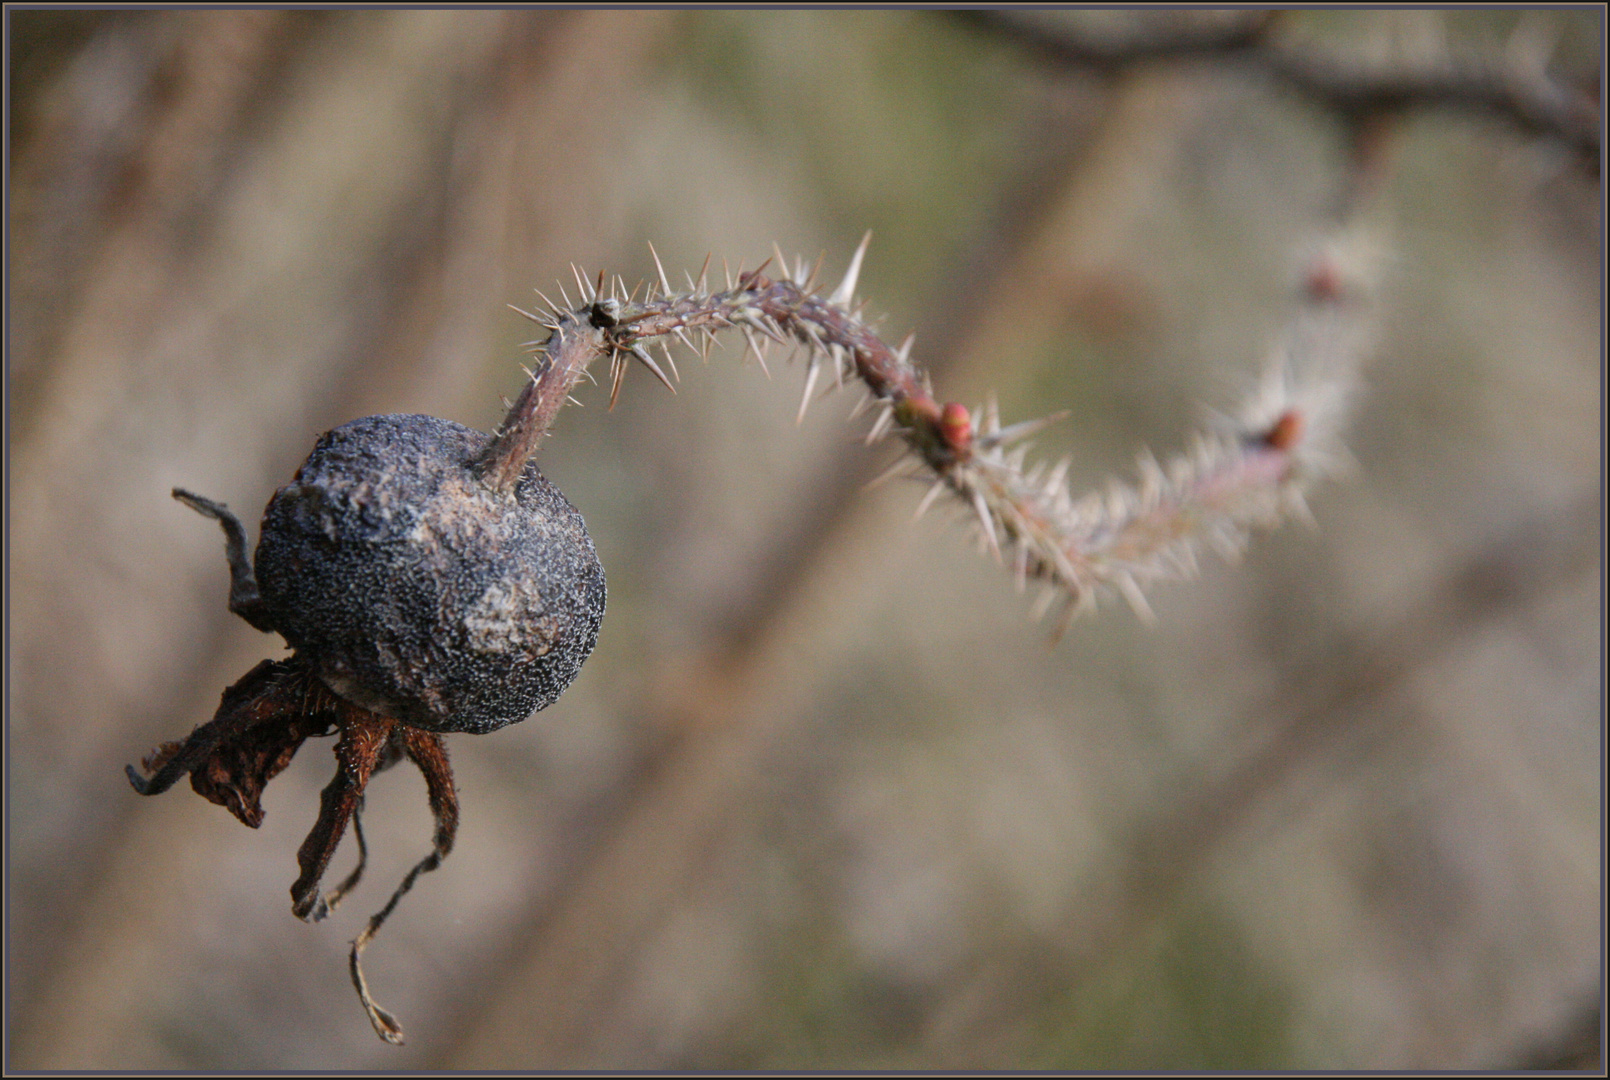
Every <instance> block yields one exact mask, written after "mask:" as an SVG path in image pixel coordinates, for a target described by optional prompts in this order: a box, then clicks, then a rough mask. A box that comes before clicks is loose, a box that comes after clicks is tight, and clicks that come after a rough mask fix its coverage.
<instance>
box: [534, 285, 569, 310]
mask: <svg viewBox="0 0 1610 1080" xmlns="http://www.w3.org/2000/svg"><path fill="white" fill-rule="evenodd" d="M531 291H532V292H534V293H536V294H537V295H538V296H540V297H542V302H543V303H544V304H547V305H548V310H549V311H552V312H553V313H554V314H556V315H558V314H561V313H562V312H563V311H564V310H565V309H564V308H562V307H560V306H559V305H558V304H556V303H554V302H553V301H552V300H549V299H548V294H547V293H545V292H543V291H542V290H541V289H532V290H531Z"/></svg>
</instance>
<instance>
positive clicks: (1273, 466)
mask: <svg viewBox="0 0 1610 1080" xmlns="http://www.w3.org/2000/svg"><path fill="white" fill-rule="evenodd" d="M868 238H869V237H868ZM868 238H863V240H862V242H861V245H860V246H859V247H858V248H857V249H856V252H855V255H854V256H853V257H852V259H851V261H850V267H849V270H848V272H846V274H845V275H844V278H843V279H842V280H841V281H840V283H839V284H838V285H837V286H836V287H835V288H834V289H833V290H832V291H831V293H829V294H828V295H826V296H825V297H824V296H822V295H819V293H818V290H817V289H816V288H815V287H814V282H815V277H816V272H817V269H819V267H820V263H818V266H817V268H813V269H811V270H810V271H809V273H808V274H807V272H806V269H805V266H804V264H803V263H799V264H798V265H797V266H796V267H795V268H794V270H793V271H792V272H790V271H789V269H788V264H787V262H786V260H784V259H783V257H782V255H781V253H778V255H777V257H776V262H777V263H778V265H779V270H778V272H779V274H780V276H779V277H776V278H772V277H768V276H767V275H766V273H765V268H766V266H767V265H770V263H771V260H767V263H765V264H762V266H761V267H760V268H759V269H756V270H750V271H742V270H740V271H739V272H738V274H737V276H736V279H735V280H734V279H733V278H731V277H730V276H729V278H728V287H727V289H726V290H724V291H722V292H716V293H711V292H708V291H707V289H706V280H707V279H706V271H707V269H708V265H709V262H708V260H706V264H705V266H706V268H705V269H704V270H701V271H700V274H699V279H698V281H697V282H695V281H694V279H693V278H692V277H691V276H689V277H688V288H687V290H686V291H676V290H673V289H672V288H671V286H670V282H669V279H668V278H667V277H666V274H665V271H664V267H663V266H662V265H661V263H660V260H659V255H658V253H657V252H655V253H653V256H654V263H655V267H656V271H657V280H656V281H655V282H654V283H651V284H650V285H649V286H648V288H647V290H646V292H645V296H644V299H643V300H641V301H634V300H632V299H631V298H630V297H624V298H623V297H621V296H619V295H610V296H608V297H605V296H602V295H601V290H602V288H603V284H602V282H603V278H602V277H600V278H599V284H598V286H597V287H596V288H594V289H591V290H589V289H588V288H587V287H584V288H583V293H584V296H586V298H587V300H588V304H587V306H585V307H580V308H577V309H575V310H572V311H562V310H559V309H557V308H554V307H553V306H552V305H551V304H550V310H549V311H548V312H547V313H546V314H544V315H540V316H537V315H532V316H529V317H530V318H532V319H534V320H536V321H537V322H539V323H542V324H543V325H544V326H547V327H549V328H550V330H551V334H550V336H549V337H548V339H547V340H546V341H544V342H542V343H541V344H540V345H536V346H535V351H536V352H537V353H538V354H539V355H540V356H541V362H540V363H539V364H538V365H537V374H536V376H535V377H534V378H533V380H532V382H531V383H529V384H528V385H527V386H526V388H525V392H524V393H523V394H522V396H521V399H520V400H519V401H518V402H516V403H515V405H514V406H513V408H511V409H510V411H509V415H508V417H507V418H506V420H505V422H504V424H503V427H502V428H501V429H500V432H499V435H498V438H497V440H496V441H495V442H494V443H493V445H492V446H491V447H489V448H488V450H487V453H486V455H485V456H484V457H483V459H482V462H481V469H482V475H483V476H484V477H486V478H487V479H488V480H489V481H490V482H493V483H494V484H497V483H500V482H504V479H500V478H505V479H506V478H507V477H509V476H511V475H515V474H517V472H518V469H519V467H520V464H521V463H523V461H524V456H523V455H527V454H529V453H530V451H531V449H533V448H534V447H535V445H536V443H537V441H538V440H539V439H540V438H541V437H542V435H543V434H544V433H545V432H546V431H547V428H548V425H549V424H551V422H552V420H553V418H554V416H555V415H556V414H557V411H558V408H559V406H560V405H561V404H562V403H563V401H564V400H565V397H566V396H567V395H568V394H569V391H570V389H571V388H572V387H573V386H574V385H575V383H576V382H577V381H579V380H580V379H581V378H582V377H583V376H584V374H585V372H586V368H587V365H588V364H589V363H591V362H592V361H593V360H594V359H597V358H600V357H603V356H608V357H610V358H611V360H612V362H613V369H612V373H611V374H612V379H611V393H610V400H611V403H613V401H614V399H615V397H616V395H618V393H619V391H620V384H621V380H622V379H623V378H624V377H625V372H626V366H627V365H626V360H625V358H626V357H627V356H634V357H637V358H638V359H639V360H640V361H642V360H643V358H644V357H646V356H647V353H646V351H644V350H643V349H642V348H641V343H643V342H647V341H649V340H653V339H659V340H660V341H661V342H662V344H663V342H664V339H666V338H667V337H672V336H674V337H677V338H679V339H680V340H682V341H683V342H685V343H690V345H691V342H690V338H689V334H690V333H697V334H698V335H700V336H701V338H702V339H703V340H704V341H705V342H706V343H708V342H709V341H711V340H714V337H713V335H714V334H715V333H718V332H720V331H722V330H726V329H732V328H736V329H737V330H739V331H740V332H741V333H742V334H743V335H744V337H745V342H746V344H747V346H748V348H747V349H746V350H745V352H746V354H747V352H749V351H753V352H755V353H756V355H757V356H762V355H763V353H762V346H761V343H760V341H759V340H758V339H757V335H758V336H759V338H764V339H765V340H766V341H767V342H781V343H785V344H792V345H794V346H797V347H799V348H800V349H801V350H802V351H803V352H804V354H805V359H806V364H807V367H806V375H805V389H804V394H803V396H802V398H801V401H800V407H799V417H800V418H803V416H804V413H805V410H806V408H807V407H808V406H809V404H810V402H811V400H812V398H813V395H814V392H815V389H816V387H817V386H818V385H829V388H830V389H831V388H834V387H838V386H842V385H843V384H844V382H845V381H846V380H859V381H860V382H861V383H862V384H863V385H864V386H865V387H866V389H867V390H868V391H869V392H870V396H871V398H872V399H873V400H874V401H876V402H877V403H878V405H879V406H880V407H879V409H878V412H877V416H876V418H875V419H874V421H873V423H872V426H871V429H870V430H869V432H868V435H867V441H868V443H869V444H870V443H872V442H876V441H877V440H879V439H881V438H883V437H885V436H887V435H889V434H891V433H892V434H897V435H899V436H900V438H901V439H902V440H903V441H904V443H905V444H906V450H907V453H908V454H909V455H910V457H911V458H912V459H915V462H914V464H915V466H916V471H917V472H922V473H926V475H927V477H928V480H929V482H930V483H931V484H932V485H933V490H932V491H930V492H929V494H928V495H927V496H925V497H924V499H923V503H922V507H921V508H920V509H926V508H927V507H928V506H929V505H930V504H931V502H932V500H933V498H934V497H936V496H937V495H938V494H941V493H944V492H949V493H950V494H951V495H953V496H954V497H956V498H957V499H958V500H959V501H960V503H961V504H962V505H964V506H966V507H967V508H968V510H969V512H970V513H971V514H972V515H973V517H974V519H975V521H976V524H977V527H978V530H979V535H980V538H981V540H982V542H983V543H984V546H985V548H986V550H989V551H993V552H994V553H995V555H996V557H997V558H998V559H1001V560H1002V561H1006V559H1007V557H1008V555H1009V556H1010V562H1011V565H1012V568H1013V570H1014V574H1015V576H1016V578H1017V580H1018V582H1019V584H1020V585H1021V584H1024V583H1026V581H1027V580H1028V579H1030V578H1034V579H1039V580H1042V581H1044V582H1046V583H1047V584H1048V586H1049V587H1050V589H1051V590H1052V591H1051V599H1052V600H1054V599H1055V597H1056V596H1058V595H1060V596H1061V597H1062V598H1063V600H1064V603H1065V610H1064V616H1063V620H1062V627H1064V628H1065V627H1066V625H1067V622H1068V621H1069V620H1070V619H1071V618H1072V617H1073V616H1074V615H1075V614H1076V613H1078V612H1080V611H1085V610H1090V609H1092V608H1093V607H1095V605H1096V601H1097V598H1098V597H1101V596H1114V595H1115V596H1121V597H1123V598H1124V599H1125V600H1127V601H1128V602H1129V604H1130V606H1131V607H1133V608H1134V609H1135V611H1136V612H1137V614H1139V615H1140V616H1141V617H1142V618H1150V615H1151V612H1150V608H1149V606H1148V605H1147V603H1146V600H1145V598H1144V594H1143V587H1144V586H1145V585H1146V584H1148V583H1150V582H1153V581H1156V580H1160V579H1166V578H1176V577H1182V576H1186V575H1188V574H1190V573H1193V572H1194V569H1195V565H1196V551H1197V549H1198V548H1199V547H1200V546H1201V545H1202V544H1203V543H1206V544H1209V545H1211V546H1213V547H1214V548H1215V549H1217V550H1219V551H1221V552H1223V553H1225V554H1227V555H1234V554H1235V553H1236V552H1237V551H1239V550H1240V548H1241V547H1242V546H1243V545H1244V543H1245V542H1246V538H1247V535H1248V533H1249V531H1250V530H1252V529H1256V528H1261V527H1266V526H1269V525H1273V524H1275V523H1276V522H1278V521H1280V520H1281V519H1283V518H1285V517H1287V516H1292V515H1296V516H1299V517H1303V516H1306V513H1307V510H1306V504H1305V503H1304V501H1303V491H1304V490H1305V489H1306V488H1307V487H1308V486H1309V485H1311V484H1312V483H1313V482H1314V481H1315V480H1317V479H1320V478H1322V477H1325V476H1328V475H1330V474H1332V473H1333V472H1335V471H1336V469H1337V467H1338V465H1339V464H1340V463H1341V462H1342V461H1344V460H1345V454H1344V453H1343V452H1342V451H1341V448H1340V442H1339V439H1338V438H1337V436H1338V433H1339V430H1340V427H1341V422H1342V420H1343V418H1344V416H1345V412H1346V406H1347V404H1348V399H1349V396H1350V394H1351V392H1352V387H1353V385H1354V383H1355V382H1356V379H1357V372H1358V367H1359V364H1360V359H1361V356H1362V354H1363V352H1364V349H1365V347H1366V345H1367V342H1366V340H1365V339H1366V337H1367V334H1368V330H1369V327H1370V321H1369V318H1368V312H1367V304H1366V303H1365V302H1364V301H1366V300H1367V299H1368V293H1369V284H1370V281H1371V277H1372V275H1371V272H1370V270H1369V268H1368V263H1367V261H1366V260H1364V259H1362V258H1360V257H1359V254H1360V253H1359V252H1358V251H1357V250H1356V245H1355V243H1354V242H1355V240H1356V234H1351V233H1347V232H1342V233H1338V234H1337V236H1335V237H1333V238H1331V239H1330V240H1328V241H1327V242H1326V243H1325V244H1323V245H1321V247H1320V249H1319V252H1318V254H1317V255H1316V257H1315V258H1314V260H1313V262H1312V264H1311V265H1310V266H1309V267H1308V268H1307V270H1306V272H1305V277H1304V279H1303V280H1304V288H1303V290H1302V293H1301V296H1300V299H1299V302H1298V304H1297V306H1296V309H1295V311H1294V314H1293V317H1292V320H1291V323H1290V325H1289V326H1288V331H1287V334H1286V336H1285V338H1284V340H1283V341H1282V343H1281V345H1280V347H1279V348H1278V349H1277V350H1276V354H1275V355H1274V357H1273V358H1272V359H1271V361H1270V362H1269V364H1268V365H1267V368H1266V373H1265V376H1264V379H1263V381H1262V382H1261V383H1260V384H1259V387H1258V389H1257V391H1256V392H1255V393H1254V395H1253V396H1252V397H1251V399H1250V400H1249V401H1248V402H1247V404H1246V405H1245V406H1244V407H1243V408H1242V410H1241V411H1240V413H1239V414H1238V415H1237V416H1236V417H1235V418H1234V419H1233V420H1229V421H1227V422H1226V423H1224V424H1222V425H1221V426H1220V429H1219V430H1216V431H1213V432H1211V433H1209V434H1206V435H1202V436H1199V437H1198V438H1197V439H1196V440H1195V442H1194V443H1193V444H1192V446H1191V449H1190V450H1189V451H1188V452H1187V453H1185V454H1183V455H1181V456H1180V457H1178V458H1176V459H1175V460H1174V461H1172V462H1171V463H1170V464H1169V465H1167V466H1166V467H1165V466H1161V465H1158V464H1157V463H1156V462H1155V461H1154V460H1152V459H1151V458H1150V457H1145V458H1143V459H1142V464H1141V479H1140V483H1139V484H1138V486H1136V485H1123V484H1114V485H1112V486H1111V487H1110V488H1109V490H1108V491H1107V492H1106V493H1105V494H1093V495H1088V496H1085V497H1083V498H1078V499H1076V498H1075V497H1074V496H1073V495H1072V493H1071V492H1070V491H1069V489H1068V488H1067V486H1066V484H1065V483H1064V476H1065V473H1066V468H1067V466H1066V463H1063V464H1062V465H1059V466H1057V467H1056V468H1053V469H1050V470H1047V469H1046V468H1045V467H1044V466H1043V465H1035V466H1032V467H1029V466H1026V460H1025V459H1026V447H1025V446H1024V445H1021V442H1022V440H1023V439H1025V438H1027V437H1028V436H1030V435H1032V434H1034V433H1035V432H1036V431H1038V430H1039V429H1040V428H1042V427H1043V426H1044V425H1045V424H1046V423H1048V422H1050V420H1052V419H1055V417H1050V418H1046V419H1041V420H1029V421H1024V422H1022V423H1017V424H1012V425H1010V426H1006V427H1003V426H1002V425H1001V423H1000V419H999V416H998V414H997V411H996V409H995V407H994V405H993V403H990V404H988V405H986V406H984V407H982V408H980V409H978V410H976V411H973V410H968V409H967V408H965V407H963V406H962V405H959V404H957V403H954V402H947V403H943V404H941V403H940V402H938V401H936V400H935V398H934V396H933V392H932V389H931V387H930V385H929V381H928V377H927V375H926V374H925V373H924V372H923V371H922V369H921V368H920V367H918V366H917V365H916V364H915V363H913V362H912V361H911V358H910V354H911V339H910V338H909V337H908V338H907V339H906V340H905V341H904V342H903V343H901V344H900V345H899V346H898V347H895V348H891V347H890V346H889V345H888V344H886V343H885V342H884V341H883V340H882V339H881V338H879V336H878V335H877V334H876V333H874V332H873V331H872V330H871V329H870V328H869V327H868V326H867V325H866V324H865V323H864V322H863V321H862V320H861V317H860V305H859V304H858V303H857V301H856V299H855V289H856V284H857V282H858V281H859V278H860V272H861V266H862V263H863V260H864V256H865V253H866V247H867V239H868ZM578 281H579V282H582V283H583V284H584V286H585V279H583V278H578ZM620 291H622V292H623V291H624V289H622V290H620ZM635 292H636V291H635V290H634V291H633V295H635ZM600 309H602V310H603V311H604V312H605V317H600V316H599V314H598V312H599V311H600ZM590 335H591V336H590ZM699 351H700V352H701V353H703V352H705V351H707V349H700V350H699ZM645 362H646V361H645ZM649 366H650V367H651V370H654V371H655V373H656V374H658V375H660V377H661V379H662V381H665V380H664V377H663V374H661V373H659V372H658V371H657V369H655V368H654V367H653V366H652V365H649ZM826 374H831V375H832V381H831V384H827V383H825V382H824V375H826ZM1014 444H1018V445H1014ZM901 471H902V466H901V465H900V463H896V465H895V466H894V467H893V468H892V469H891V470H890V472H891V474H898V473H900V472H901ZM919 513H920V510H919ZM1041 613H1042V614H1043V609H1042V611H1041ZM1059 633H1060V629H1059Z"/></svg>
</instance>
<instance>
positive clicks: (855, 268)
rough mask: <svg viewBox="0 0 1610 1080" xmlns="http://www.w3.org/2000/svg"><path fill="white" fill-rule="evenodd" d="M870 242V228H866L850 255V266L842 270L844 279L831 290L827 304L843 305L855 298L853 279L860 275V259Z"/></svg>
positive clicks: (863, 256) (864, 255)
mask: <svg viewBox="0 0 1610 1080" xmlns="http://www.w3.org/2000/svg"><path fill="white" fill-rule="evenodd" d="M870 243H872V230H870V229H868V230H867V233H866V235H865V236H863V237H861V244H860V246H859V247H857V248H856V249H855V254H854V255H852V256H851V257H850V268H849V269H848V270H846V271H845V272H844V280H843V281H841V282H839V287H838V288H837V289H834V290H833V295H832V296H830V297H828V298H827V302H828V303H829V304H837V305H840V306H842V305H845V304H848V303H849V302H850V301H851V300H852V299H854V298H855V281H856V279H857V278H859V277H860V276H861V260H862V259H863V258H865V257H866V249H867V245H868V244H870Z"/></svg>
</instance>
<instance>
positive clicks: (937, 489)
mask: <svg viewBox="0 0 1610 1080" xmlns="http://www.w3.org/2000/svg"><path fill="white" fill-rule="evenodd" d="M944 490H945V482H944V481H943V480H935V481H934V482H933V486H932V487H930V488H929V489H928V490H927V491H926V492H925V493H924V494H923V496H922V501H921V502H919V503H918V504H917V512H916V513H914V514H912V515H911V520H912V521H920V520H922V515H924V514H926V513H927V512H928V508H929V507H930V506H932V505H933V504H934V500H935V499H937V498H939V495H940V493H941V492H943V491H944Z"/></svg>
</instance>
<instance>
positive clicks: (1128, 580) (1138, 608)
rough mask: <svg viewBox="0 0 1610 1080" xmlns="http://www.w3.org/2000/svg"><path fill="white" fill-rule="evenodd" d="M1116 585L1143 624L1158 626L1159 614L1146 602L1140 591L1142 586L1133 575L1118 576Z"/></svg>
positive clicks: (1123, 574) (1115, 580) (1115, 581)
mask: <svg viewBox="0 0 1610 1080" xmlns="http://www.w3.org/2000/svg"><path fill="white" fill-rule="evenodd" d="M1114 584H1116V585H1117V586H1118V591H1119V592H1121V593H1123V594H1124V599H1125V600H1128V601H1129V606H1130V607H1131V608H1134V610H1135V615H1136V616H1137V617H1138V618H1139V619H1140V621H1141V622H1143V623H1145V624H1146V625H1147V626H1156V625H1157V614H1156V612H1154V611H1152V606H1151V605H1150V604H1148V603H1147V602H1146V596H1145V594H1144V593H1142V592H1141V591H1140V585H1139V584H1137V583H1136V581H1135V576H1134V575H1133V574H1129V573H1122V574H1119V575H1117V577H1116V578H1115V579H1114Z"/></svg>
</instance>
